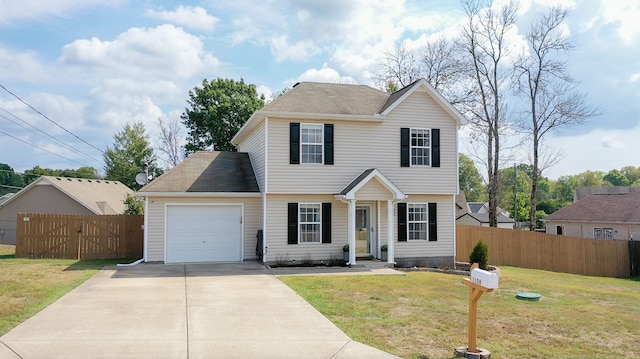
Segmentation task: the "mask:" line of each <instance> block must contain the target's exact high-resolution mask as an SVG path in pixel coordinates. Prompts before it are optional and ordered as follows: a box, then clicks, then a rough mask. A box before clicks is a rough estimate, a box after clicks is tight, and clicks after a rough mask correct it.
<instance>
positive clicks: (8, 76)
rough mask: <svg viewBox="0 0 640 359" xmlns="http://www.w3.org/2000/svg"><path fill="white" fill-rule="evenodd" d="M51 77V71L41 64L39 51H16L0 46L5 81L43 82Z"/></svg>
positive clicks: (1, 69) (1, 67) (0, 60)
mask: <svg viewBox="0 0 640 359" xmlns="http://www.w3.org/2000/svg"><path fill="white" fill-rule="evenodd" d="M51 77H52V76H51V73H50V71H48V69H46V68H45V67H44V66H43V65H42V64H41V62H40V59H39V58H38V54H37V53H35V52H32V51H29V52H15V51H11V50H8V49H4V48H2V47H0V78H1V79H3V80H4V81H9V80H17V81H28V82H37V83H42V82H43V81H45V80H47V79H50V78H51Z"/></svg>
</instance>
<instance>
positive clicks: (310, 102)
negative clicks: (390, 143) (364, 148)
mask: <svg viewBox="0 0 640 359" xmlns="http://www.w3.org/2000/svg"><path fill="white" fill-rule="evenodd" d="M416 91H424V92H426V93H427V94H428V95H429V96H430V97H431V98H432V99H433V100H434V101H435V102H436V103H438V104H439V105H440V106H441V107H442V108H443V109H444V110H445V111H446V112H447V113H449V114H450V115H451V117H452V118H453V119H454V120H455V121H456V122H457V124H458V125H463V124H466V123H467V122H468V121H467V119H466V118H465V117H464V116H462V115H461V114H460V112H458V111H457V110H456V109H455V108H454V107H453V106H452V105H451V104H450V103H449V102H448V101H447V100H445V99H444V97H442V95H441V94H440V93H439V92H438V91H436V90H435V89H434V88H433V87H432V86H431V85H430V84H429V83H428V82H427V80H425V79H421V80H418V81H415V82H414V83H412V84H411V85H409V86H407V87H404V88H402V89H400V90H398V91H396V92H394V93H393V94H389V93H387V92H384V91H381V90H378V89H374V88H372V87H369V86H365V85H351V84H335V83H320V82H300V83H298V84H296V85H295V86H294V87H293V88H292V89H291V90H289V91H287V92H286V93H285V94H284V95H282V96H280V97H278V98H277V99H275V100H273V101H272V102H270V103H268V104H267V105H266V106H264V107H263V108H262V109H260V110H258V111H256V112H254V113H253V114H252V115H251V117H250V118H249V120H248V121H247V122H246V123H245V124H244V125H243V126H242V128H240V130H239V131H238V133H236V135H235V136H234V137H233V139H231V143H233V144H237V143H238V142H239V141H240V140H241V139H242V138H244V136H246V135H248V133H249V132H250V131H251V130H252V129H253V128H255V127H256V126H257V125H258V123H260V122H261V121H262V120H263V119H264V118H266V117H269V116H278V117H284V118H298V119H304V118H308V119H351V120H364V121H376V122H379V121H382V120H384V117H385V116H386V115H388V114H389V112H391V111H393V109H395V108H396V107H397V106H398V105H399V104H400V103H402V102H403V101H404V100H405V99H406V98H407V97H409V96H411V94H413V93H414V92H416Z"/></svg>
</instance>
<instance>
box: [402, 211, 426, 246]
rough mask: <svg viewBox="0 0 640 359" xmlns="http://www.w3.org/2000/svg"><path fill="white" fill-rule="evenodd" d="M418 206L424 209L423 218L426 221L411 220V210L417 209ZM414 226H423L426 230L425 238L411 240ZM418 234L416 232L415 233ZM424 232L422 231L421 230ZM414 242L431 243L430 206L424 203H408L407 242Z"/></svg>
mask: <svg viewBox="0 0 640 359" xmlns="http://www.w3.org/2000/svg"><path fill="white" fill-rule="evenodd" d="M418 206H420V207H423V208H424V212H423V216H424V220H420V221H416V220H415V219H414V220H412V219H411V209H412V208H414V209H415V208H417V207H418ZM412 224H422V227H423V230H424V238H411V225H412ZM414 232H416V231H414ZM421 232H422V230H421ZM414 241H425V242H428V241H429V204H428V203H422V202H412V203H407V242H414Z"/></svg>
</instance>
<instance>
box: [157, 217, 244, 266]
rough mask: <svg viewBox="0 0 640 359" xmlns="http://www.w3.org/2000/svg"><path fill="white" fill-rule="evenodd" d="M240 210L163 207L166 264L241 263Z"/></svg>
mask: <svg viewBox="0 0 640 359" xmlns="http://www.w3.org/2000/svg"><path fill="white" fill-rule="evenodd" d="M241 221H242V207H241V206H195V205H189V206H175V205H174V206H167V261H166V262H167V263H182V262H238V261H240V260H241V244H242V240H241V237H240V236H241V232H242V223H241Z"/></svg>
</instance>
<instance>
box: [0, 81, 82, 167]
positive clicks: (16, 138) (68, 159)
mask: <svg viewBox="0 0 640 359" xmlns="http://www.w3.org/2000/svg"><path fill="white" fill-rule="evenodd" d="M0 86H2V85H0ZM0 133H2V134H4V135H6V136H9V137H11V138H13V139H15V140H18V141H20V142H22V143H25V144H27V145H29V146H32V147H35V148H37V149H39V150H42V151H45V152H49V153H50V154H52V155H54V156H58V157H60V158H63V159H65V160H67V161H71V162H75V163H77V164H79V165H81V166H85V167H91V166H87V165H86V164H84V163H81V162H78V161H76V160H72V159H70V158H66V157H64V156H61V155H59V154H57V153H53V152H51V151H49V150H45V149H44V148H42V147H38V146H36V145H34V144H32V143H29V142H27V141H25V140H22V139H20V138H18V137H15V136H12V135H10V134H8V133H6V132H4V131H2V130H0Z"/></svg>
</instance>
